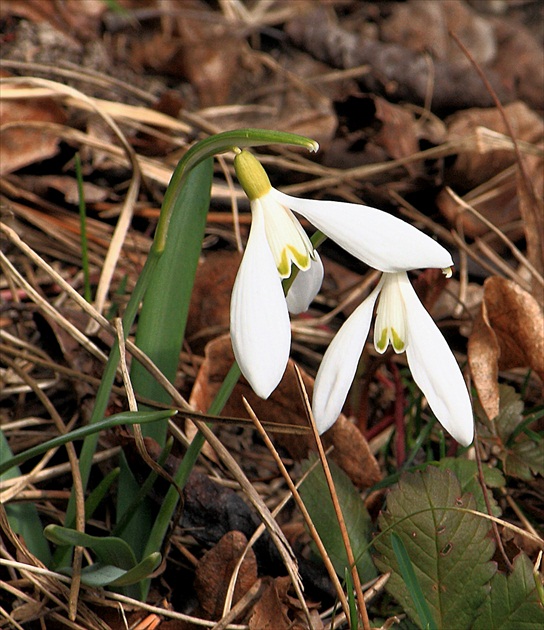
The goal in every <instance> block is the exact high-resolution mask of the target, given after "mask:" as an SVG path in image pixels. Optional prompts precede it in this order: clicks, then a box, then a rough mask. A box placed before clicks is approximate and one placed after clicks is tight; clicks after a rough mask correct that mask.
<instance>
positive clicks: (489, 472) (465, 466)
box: [436, 457, 506, 516]
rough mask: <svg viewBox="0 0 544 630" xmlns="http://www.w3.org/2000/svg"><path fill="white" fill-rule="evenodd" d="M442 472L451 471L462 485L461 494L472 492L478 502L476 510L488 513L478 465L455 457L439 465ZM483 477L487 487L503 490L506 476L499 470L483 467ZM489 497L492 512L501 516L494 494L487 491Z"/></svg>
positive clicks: (441, 461)
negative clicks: (479, 478)
mask: <svg viewBox="0 0 544 630" xmlns="http://www.w3.org/2000/svg"><path fill="white" fill-rule="evenodd" d="M436 465H437V467H438V468H440V470H451V472H452V473H454V475H455V476H456V477H457V479H458V480H459V483H460V484H461V492H463V494H464V493H466V492H470V493H471V494H472V495H473V496H474V498H475V500H476V509H477V510H478V511H479V512H485V513H487V507H486V504H485V499H484V493H483V491H482V486H481V485H480V482H479V480H478V464H477V463H476V462H475V461H472V460H469V459H461V458H455V457H445V458H444V459H441V460H440V461H439V462H438V463H437V464H436ZM482 470H483V476H484V481H485V484H486V486H488V487H489V488H503V487H504V485H505V483H506V481H505V479H504V475H503V474H502V473H501V471H500V470H499V469H498V468H492V467H491V466H486V465H483V466H482ZM487 496H488V499H489V503H490V505H491V511H492V513H493V515H494V516H500V515H501V513H502V511H501V509H500V507H499V506H498V504H497V502H496V501H495V499H494V497H493V494H492V493H491V492H490V491H489V490H487Z"/></svg>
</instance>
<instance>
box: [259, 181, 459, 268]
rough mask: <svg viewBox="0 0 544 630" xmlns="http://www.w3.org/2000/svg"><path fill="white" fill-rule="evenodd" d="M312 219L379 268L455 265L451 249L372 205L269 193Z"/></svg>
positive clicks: (345, 247) (325, 231) (370, 264)
mask: <svg viewBox="0 0 544 630" xmlns="http://www.w3.org/2000/svg"><path fill="white" fill-rule="evenodd" d="M269 194H270V195H272V196H274V197H275V198H276V199H277V200H278V201H279V202H280V203H282V204H284V205H286V206H288V207H289V208H291V209H292V210H294V211H295V212H298V213H299V214H301V215H302V216H303V217H305V218H306V219H308V220H309V221H311V222H312V223H313V224H314V225H315V226H316V227H317V228H318V229H319V230H321V231H322V232H323V233H324V234H326V235H327V236H329V237H330V238H332V239H333V241H336V242H337V243H338V244H339V245H341V246H342V247H343V248H344V249H345V250H346V251H348V252H349V253H350V254H352V255H353V256H355V257H356V258H359V259H360V260H362V261H363V262H365V263H366V264H367V265H369V266H370V267H374V268H375V269H379V270H380V271H387V272H396V271H406V270H408V269H418V268H420V267H437V268H440V269H444V268H446V267H450V266H451V265H453V261H452V258H451V255H450V254H449V252H448V251H447V250H446V249H444V248H443V247H442V245H440V244H439V243H437V242H436V241H434V240H433V239H432V238H430V237H429V236H427V235H426V234H424V233H423V232H421V231H420V230H418V229H417V228H415V227H414V226H412V225H410V224H409V223H406V222H405V221H402V220H401V219H398V218H396V217H394V216H393V215H391V214H387V212H383V211H382V210H378V209H376V208H371V207H370V206H364V205H358V204H353V203H346V202H341V201H317V200H310V199H300V198H297V197H291V196H289V195H285V194H284V193H281V192H280V191H278V190H276V189H274V188H273V189H272V190H271V191H270V193H269Z"/></svg>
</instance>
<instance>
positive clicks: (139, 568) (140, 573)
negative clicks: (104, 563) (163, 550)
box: [110, 552, 161, 587]
mask: <svg viewBox="0 0 544 630" xmlns="http://www.w3.org/2000/svg"><path fill="white" fill-rule="evenodd" d="M160 562H161V554H160V553H158V552H155V553H150V554H149V555H148V556H146V557H145V558H144V559H143V560H142V561H141V562H139V563H138V564H137V565H136V566H135V567H134V568H132V569H130V571H126V573H125V574H124V575H122V576H120V577H118V578H117V579H116V580H114V581H113V582H111V584H110V586H116V587H117V586H130V585H132V584H138V583H139V582H141V581H142V580H144V579H146V578H148V577H149V576H150V575H151V574H152V573H153V571H154V570H155V569H156V568H157V567H158V566H159V564H160Z"/></svg>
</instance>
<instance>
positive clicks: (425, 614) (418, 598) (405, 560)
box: [391, 532, 436, 630]
mask: <svg viewBox="0 0 544 630" xmlns="http://www.w3.org/2000/svg"><path fill="white" fill-rule="evenodd" d="M391 545H392V547H393V551H394V553H395V557H396V558H397V562H398V563H399V569H400V572H401V575H402V577H403V579H404V583H405V584H406V589H407V590H408V593H409V594H410V597H411V598H412V601H413V602H414V606H415V608H416V610H417V614H418V618H419V620H420V622H421V625H422V627H423V628H428V629H429V630H434V629H435V628H436V624H435V623H434V619H433V616H432V614H431V611H430V610H429V606H427V600H426V599H425V595H424V594H423V591H422V590H421V586H420V584H419V582H418V581H417V577H416V572H415V571H414V566H413V564H412V561H411V560H410V556H409V555H408V552H407V551H406V547H405V546H404V543H403V542H402V538H401V537H400V536H399V535H398V534H396V533H395V532H392V534H391Z"/></svg>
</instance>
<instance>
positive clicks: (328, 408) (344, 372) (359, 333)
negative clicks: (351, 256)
mask: <svg viewBox="0 0 544 630" xmlns="http://www.w3.org/2000/svg"><path fill="white" fill-rule="evenodd" d="M382 284H383V282H382V281H381V282H380V283H379V284H378V286H377V287H376V288H375V289H374V290H373V291H372V293H371V294H370V295H369V296H368V297H367V298H366V299H365V300H364V301H363V302H362V303H361V304H360V305H359V306H358V307H357V308H356V309H355V311H353V313H352V314H351V315H350V316H349V317H348V319H347V320H346V322H344V324H343V325H342V327H341V328H340V330H339V331H338V332H337V333H336V335H335V337H334V339H333V340H332V342H331V344H330V345H329V347H328V348H327V351H326V352H325V356H324V357H323V360H322V361H321V365H320V366H319V370H318V372H317V376H316V378H315V383H314V394H313V398H312V411H313V414H314V418H315V423H316V425H317V430H318V431H319V433H320V434H321V433H324V432H325V431H326V430H327V429H329V428H330V427H331V426H332V425H333V424H334V423H335V422H336V420H337V419H338V416H339V415H340V413H341V411H342V407H343V406H344V402H345V401H346V397H347V395H348V392H349V388H350V387H351V383H352V381H353V377H354V376H355V372H356V370H357V364H358V363H359V358H360V356H361V353H362V351H363V347H364V345H365V341H366V338H367V337H368V331H369V329H370V322H371V320H372V313H373V312H374V304H375V303H376V299H377V297H378V294H379V292H380V290H381V288H382Z"/></svg>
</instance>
